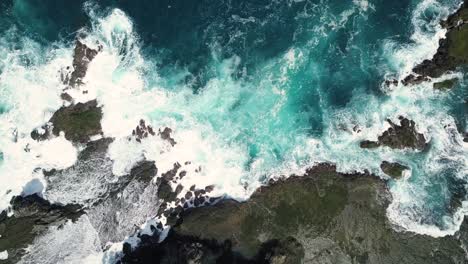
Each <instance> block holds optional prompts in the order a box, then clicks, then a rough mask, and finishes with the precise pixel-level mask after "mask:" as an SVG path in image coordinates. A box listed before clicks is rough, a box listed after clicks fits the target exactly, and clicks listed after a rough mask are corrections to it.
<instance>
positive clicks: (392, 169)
mask: <svg viewBox="0 0 468 264" xmlns="http://www.w3.org/2000/svg"><path fill="white" fill-rule="evenodd" d="M380 168H381V169H382V171H383V172H384V173H385V174H387V175H388V176H390V177H392V178H394V179H399V178H401V177H403V172H404V171H405V170H409V168H408V167H407V166H405V165H401V164H400V163H397V162H393V163H392V162H388V161H383V162H382V164H380Z"/></svg>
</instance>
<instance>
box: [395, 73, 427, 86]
mask: <svg viewBox="0 0 468 264" xmlns="http://www.w3.org/2000/svg"><path fill="white" fill-rule="evenodd" d="M427 81H429V78H427V77H426V76H423V75H418V76H415V75H414V74H410V75H408V76H407V77H406V78H405V79H403V80H402V81H401V83H403V85H417V84H421V83H423V82H427Z"/></svg>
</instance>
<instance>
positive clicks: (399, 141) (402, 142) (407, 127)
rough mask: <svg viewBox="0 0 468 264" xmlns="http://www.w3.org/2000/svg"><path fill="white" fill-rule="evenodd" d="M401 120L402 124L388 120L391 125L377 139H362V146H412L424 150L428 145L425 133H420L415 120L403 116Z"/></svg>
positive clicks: (403, 147)
mask: <svg viewBox="0 0 468 264" xmlns="http://www.w3.org/2000/svg"><path fill="white" fill-rule="evenodd" d="M399 120H400V125H398V124H395V123H393V122H392V121H390V120H387V122H388V123H389V124H390V125H391V127H390V128H389V129H387V130H386V131H384V132H383V133H382V135H380V136H379V137H378V140H377V141H369V140H365V141H362V142H361V143H360V147H361V148H370V149H371V148H377V147H379V146H386V147H390V148H393V149H405V148H411V149H415V150H419V151H422V150H424V149H425V148H426V147H427V143H426V138H425V137H424V135H423V134H421V133H418V131H417V130H416V124H415V122H414V121H413V120H409V119H407V118H404V117H401V116H400V117H399Z"/></svg>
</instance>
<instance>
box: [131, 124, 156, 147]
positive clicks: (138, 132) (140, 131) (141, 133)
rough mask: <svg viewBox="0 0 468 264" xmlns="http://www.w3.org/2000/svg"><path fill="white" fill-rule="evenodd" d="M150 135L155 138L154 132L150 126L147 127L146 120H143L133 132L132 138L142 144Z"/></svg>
mask: <svg viewBox="0 0 468 264" xmlns="http://www.w3.org/2000/svg"><path fill="white" fill-rule="evenodd" d="M149 135H151V136H154V135H155V133H154V130H153V128H152V127H151V126H150V125H146V123H145V120H143V119H141V120H140V123H139V124H138V126H137V127H136V128H135V129H134V130H133V131H132V136H134V137H135V138H136V141H137V142H139V143H141V140H142V139H144V138H147V137H148V136H149Z"/></svg>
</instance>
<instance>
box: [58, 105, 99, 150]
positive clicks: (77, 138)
mask: <svg viewBox="0 0 468 264" xmlns="http://www.w3.org/2000/svg"><path fill="white" fill-rule="evenodd" d="M101 119H102V109H101V107H98V105H97V101H96V100H92V101H89V102H86V103H78V104H76V105H71V106H67V107H61V108H60V109H59V110H57V111H56V112H55V113H54V115H53V116H52V118H51V119H50V123H52V125H53V129H52V133H53V134H54V135H56V136H57V135H59V134H60V132H61V131H63V132H65V138H66V139H67V140H70V141H72V142H75V143H86V142H88V141H89V140H90V137H91V136H95V135H99V134H101V133H102V128H101Z"/></svg>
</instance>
